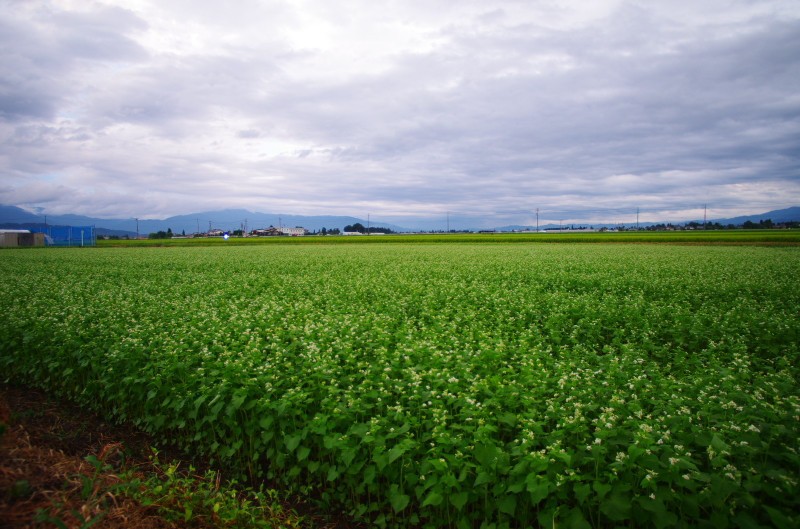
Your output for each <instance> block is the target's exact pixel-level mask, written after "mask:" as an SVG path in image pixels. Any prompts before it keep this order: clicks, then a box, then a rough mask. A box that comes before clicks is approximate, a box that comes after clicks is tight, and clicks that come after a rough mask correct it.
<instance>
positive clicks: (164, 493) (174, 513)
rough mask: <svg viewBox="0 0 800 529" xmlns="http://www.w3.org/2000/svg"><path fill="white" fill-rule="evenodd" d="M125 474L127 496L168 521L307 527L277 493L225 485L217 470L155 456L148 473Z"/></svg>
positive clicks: (271, 490)
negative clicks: (199, 470) (198, 468)
mask: <svg viewBox="0 0 800 529" xmlns="http://www.w3.org/2000/svg"><path fill="white" fill-rule="evenodd" d="M144 470H145V471H144V472H143V471H142V469H130V470H127V471H126V472H124V473H123V474H122V479H123V480H124V481H125V483H126V485H125V493H126V494H128V495H130V496H131V497H133V498H135V499H136V500H138V501H139V502H141V503H142V504H143V505H145V506H149V505H153V506H155V507H156V508H157V509H158V512H159V514H161V515H162V516H163V517H164V518H165V519H167V520H171V521H183V522H189V521H191V522H192V524H197V525H201V526H205V527H227V528H237V527H241V528H248V527H285V528H291V527H302V526H303V525H304V519H303V518H302V517H300V516H299V515H298V514H297V513H295V512H294V511H291V510H287V509H285V508H284V506H283V503H282V501H281V498H280V495H279V493H278V492H277V491H276V490H273V489H267V488H265V487H264V486H263V485H262V486H260V487H259V488H258V489H254V488H252V487H245V486H242V484H240V483H238V482H236V481H230V482H227V483H226V482H223V481H222V479H221V475H220V473H219V472H218V471H216V472H215V471H213V470H207V471H206V472H204V473H202V474H198V473H197V471H196V469H195V468H194V467H193V466H189V467H188V468H187V469H186V470H181V469H180V463H178V462H172V463H165V462H162V461H160V460H159V457H158V452H157V451H155V450H154V451H153V455H152V457H151V460H150V465H149V468H147V469H144Z"/></svg>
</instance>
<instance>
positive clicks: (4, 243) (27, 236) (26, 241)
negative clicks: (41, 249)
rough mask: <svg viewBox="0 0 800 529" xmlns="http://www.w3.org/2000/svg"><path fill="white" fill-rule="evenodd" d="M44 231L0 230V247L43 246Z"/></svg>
mask: <svg viewBox="0 0 800 529" xmlns="http://www.w3.org/2000/svg"><path fill="white" fill-rule="evenodd" d="M44 240H45V236H44V233H31V232H30V231H29V230H0V247H3V248H24V247H30V246H44Z"/></svg>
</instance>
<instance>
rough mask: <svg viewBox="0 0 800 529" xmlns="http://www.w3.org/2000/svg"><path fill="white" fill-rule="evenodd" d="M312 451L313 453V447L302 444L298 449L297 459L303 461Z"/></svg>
mask: <svg viewBox="0 0 800 529" xmlns="http://www.w3.org/2000/svg"><path fill="white" fill-rule="evenodd" d="M310 453H311V449H310V448H309V447H307V446H301V447H300V448H299V449H298V450H297V460H298V461H303V460H304V459H305V458H307V457H308V454H310Z"/></svg>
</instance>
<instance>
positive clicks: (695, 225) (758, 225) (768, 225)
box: [645, 219, 800, 231]
mask: <svg viewBox="0 0 800 529" xmlns="http://www.w3.org/2000/svg"><path fill="white" fill-rule="evenodd" d="M772 228H800V222H797V221H790V222H781V223H775V222H772V219H765V220H760V221H758V222H753V221H751V220H747V221H745V222H743V223H742V224H738V225H737V224H725V225H723V224H720V223H719V222H706V223H702V222H687V223H686V224H677V225H676V224H653V225H651V226H648V227H647V228H645V229H646V230H648V231H664V230H687V229H689V230H738V229H745V230H768V229H772Z"/></svg>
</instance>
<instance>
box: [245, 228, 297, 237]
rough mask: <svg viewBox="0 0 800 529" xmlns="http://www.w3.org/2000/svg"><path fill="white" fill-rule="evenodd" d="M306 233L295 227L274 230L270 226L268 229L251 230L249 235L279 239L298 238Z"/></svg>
mask: <svg viewBox="0 0 800 529" xmlns="http://www.w3.org/2000/svg"><path fill="white" fill-rule="evenodd" d="M306 233H308V230H306V229H305V228H302V227H300V226H297V227H295V228H285V227H284V228H276V227H274V226H270V227H269V228H261V229H258V230H253V231H251V232H250V235H253V236H255V237H280V236H282V235H289V236H291V237H299V236H302V235H305V234H306Z"/></svg>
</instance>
